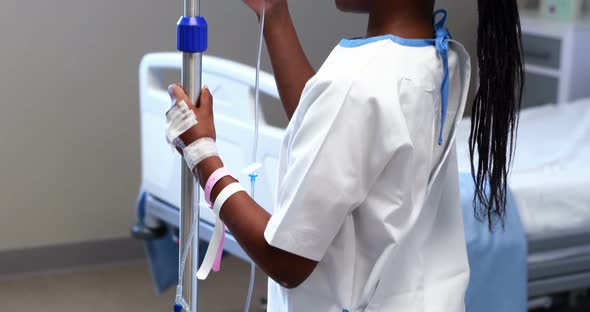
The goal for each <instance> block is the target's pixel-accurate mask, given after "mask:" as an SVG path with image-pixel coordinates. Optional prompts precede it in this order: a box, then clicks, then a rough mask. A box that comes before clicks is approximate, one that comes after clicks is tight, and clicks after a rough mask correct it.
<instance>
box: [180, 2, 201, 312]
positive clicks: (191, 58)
mask: <svg viewBox="0 0 590 312" xmlns="http://www.w3.org/2000/svg"><path fill="white" fill-rule="evenodd" d="M177 48H178V50H179V51H181V52H183V56H182V81H181V83H182V86H183V87H184V90H185V91H186V93H187V94H188V96H189V97H190V100H191V102H192V103H193V104H196V103H197V99H198V98H199V95H200V91H201V75H202V53H203V52H205V51H206V50H207V22H206V21H205V19H204V18H203V17H202V16H200V0H184V15H183V16H182V17H181V18H180V20H179V21H178V29H177ZM181 166H182V169H181V170H182V173H181V179H182V180H181V203H180V223H179V224H180V229H179V232H180V237H179V238H180V248H179V259H181V258H182V254H183V252H184V250H185V249H186V248H191V249H192V252H190V253H189V254H188V256H187V259H186V268H185V270H184V274H183V282H182V290H183V292H182V295H183V297H184V298H185V300H186V301H187V302H188V303H189V305H190V308H191V309H192V311H187V312H196V311H197V309H198V279H197V277H196V271H197V265H198V263H197V262H198V259H199V223H198V222H197V223H196V228H195V229H194V231H195V233H194V237H193V239H192V244H191V246H188V245H187V244H186V243H187V240H188V237H189V234H190V231H191V225H192V224H193V221H194V220H198V219H199V192H198V185H199V182H198V177H196V178H195V177H194V175H193V173H192V172H191V170H190V169H189V168H188V166H187V165H186V163H185V162H184V161H182V165H181ZM195 181H196V184H197V192H195ZM195 195H196V199H197V200H196V201H195V200H193V199H194V197H195ZM195 206H196V207H195ZM179 261H180V260H179Z"/></svg>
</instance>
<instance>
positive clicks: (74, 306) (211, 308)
mask: <svg viewBox="0 0 590 312" xmlns="http://www.w3.org/2000/svg"><path fill="white" fill-rule="evenodd" d="M249 272H250V267H249V265H248V264H247V263H245V262H243V261H241V260H239V259H237V258H234V257H230V256H228V257H226V258H224V261H223V270H222V271H221V272H220V273H216V274H212V275H210V277H209V279H207V281H205V282H202V283H201V284H199V285H200V289H199V296H200V302H199V311H207V312H234V311H243V305H244V301H245V298H246V291H247V287H248V279H249ZM220 290H222V291H220ZM174 295H175V294H174V290H169V291H168V292H166V293H165V294H163V295H161V296H157V295H156V294H155V292H154V289H153V284H152V281H151V277H150V274H149V272H148V266H147V263H146V262H145V261H135V262H129V263H124V264H118V265H111V266H104V267H99V268H92V269H84V270H78V271H71V272H57V273H56V272H53V273H50V274H35V275H30V276H22V275H21V276H13V277H0V311H19V312H29V311H30V312H38V311H42V312H78V311H84V312H104V311H109V312H119V311H120V312H135V311H141V312H151V311H153V312H156V311H157V312H162V311H172V304H173V301H174ZM265 295H266V276H265V275H264V273H263V272H261V271H258V272H257V276H256V284H255V291H254V297H253V298H254V299H253V300H252V301H253V302H252V305H251V308H250V311H251V312H262V311H264V309H263V308H262V303H261V301H262V299H263V298H264V297H265ZM579 300H580V301H581V304H580V305H579V307H578V308H576V309H571V308H561V309H560V308H555V309H552V310H535V311H534V312H587V311H590V296H588V295H586V296H582V297H581V298H579Z"/></svg>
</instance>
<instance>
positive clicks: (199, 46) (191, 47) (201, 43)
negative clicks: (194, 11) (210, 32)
mask: <svg viewBox="0 0 590 312" xmlns="http://www.w3.org/2000/svg"><path fill="white" fill-rule="evenodd" d="M176 48H177V49H178V50H179V51H182V52H185V53H202V52H205V51H207V21H206V20H205V18H204V17H202V16H196V17H194V16H183V17H181V18H180V20H179V21H178V27H177V29H176Z"/></svg>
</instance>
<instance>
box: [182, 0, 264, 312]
mask: <svg viewBox="0 0 590 312" xmlns="http://www.w3.org/2000/svg"><path fill="white" fill-rule="evenodd" d="M265 17H266V10H265V0H261V1H260V31H259V36H258V55H257V60H256V80H255V87H254V88H255V91H254V93H255V100H254V101H255V104H254V146H253V147H252V163H253V164H255V163H256V160H257V158H258V157H257V155H258V137H259V135H258V125H259V121H260V67H261V66H260V64H261V60H262V43H263V39H264V38H263V37H264V22H265ZM250 177H251V180H250V197H252V198H254V196H255V187H254V185H255V183H256V177H257V174H256V173H253V174H251V175H250ZM196 197H197V198H196V200H197V204H196V205H193V209H199V205H200V192H197V196H196ZM193 215H196V214H193ZM197 226H199V220H198V219H196V218H195V219H194V220H193V223H192V224H191V230H190V233H189V236H188V238H187V242H186V246H187V247H186V248H185V249H184V252H183V253H182V258H181V261H180V270H179V272H178V287H177V292H176V303H178V304H181V305H182V306H183V308H184V309H185V310H186V311H190V307H189V305H188V304H187V302H186V301H185V299H184V298H183V297H182V281H183V276H184V270H185V267H186V258H187V257H188V251H189V249H190V248H191V247H192V241H193V238H194V236H195V232H196V231H195V229H196V227H197ZM255 276H256V264H255V263H254V261H250V283H249V285H248V296H247V297H246V304H245V306H244V312H248V311H249V308H250V304H251V302H252V293H253V292H254V279H255Z"/></svg>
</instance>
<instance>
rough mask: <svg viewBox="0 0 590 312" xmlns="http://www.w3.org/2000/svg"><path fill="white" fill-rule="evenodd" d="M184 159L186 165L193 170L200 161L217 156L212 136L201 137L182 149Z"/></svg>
mask: <svg viewBox="0 0 590 312" xmlns="http://www.w3.org/2000/svg"><path fill="white" fill-rule="evenodd" d="M183 154H184V160H185V161H186V164H187V165H188V167H189V168H190V169H191V170H193V169H194V168H195V167H196V166H197V165H198V164H199V163H200V162H201V161H203V160H205V159H207V158H209V157H213V156H219V153H218V152H217V146H216V145H215V140H213V139H212V138H201V139H198V140H196V141H194V142H193V143H191V144H190V145H189V146H187V147H185V148H184V149H183Z"/></svg>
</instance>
